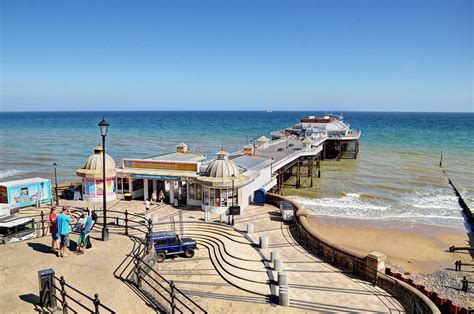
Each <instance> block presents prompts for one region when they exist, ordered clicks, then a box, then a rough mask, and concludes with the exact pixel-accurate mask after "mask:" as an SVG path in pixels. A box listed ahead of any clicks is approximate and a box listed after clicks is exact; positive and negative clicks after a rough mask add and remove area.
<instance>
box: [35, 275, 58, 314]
mask: <svg viewBox="0 0 474 314" xmlns="http://www.w3.org/2000/svg"><path fill="white" fill-rule="evenodd" d="M38 283H39V296H40V297H39V298H40V306H41V307H44V308H46V307H56V297H55V296H56V288H55V286H54V270H53V269H51V268H48V269H43V270H40V271H38Z"/></svg>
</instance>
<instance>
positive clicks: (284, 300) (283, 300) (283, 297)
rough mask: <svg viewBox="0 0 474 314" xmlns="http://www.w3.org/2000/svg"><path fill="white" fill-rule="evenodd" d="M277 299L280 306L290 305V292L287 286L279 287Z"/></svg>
mask: <svg viewBox="0 0 474 314" xmlns="http://www.w3.org/2000/svg"><path fill="white" fill-rule="evenodd" d="M278 299H279V303H280V305H281V306H290V294H289V291H288V287H287V286H282V287H280V291H279V298H278Z"/></svg>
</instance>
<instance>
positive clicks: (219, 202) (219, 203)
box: [215, 189, 221, 207]
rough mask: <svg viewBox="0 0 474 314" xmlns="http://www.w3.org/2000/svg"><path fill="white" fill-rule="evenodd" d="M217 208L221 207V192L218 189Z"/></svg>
mask: <svg viewBox="0 0 474 314" xmlns="http://www.w3.org/2000/svg"><path fill="white" fill-rule="evenodd" d="M215 191H216V204H215V206H216V207H221V190H219V189H216V190H215Z"/></svg>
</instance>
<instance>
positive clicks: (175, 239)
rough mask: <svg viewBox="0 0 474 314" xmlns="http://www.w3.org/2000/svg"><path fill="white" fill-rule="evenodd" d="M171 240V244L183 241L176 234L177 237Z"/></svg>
mask: <svg viewBox="0 0 474 314" xmlns="http://www.w3.org/2000/svg"><path fill="white" fill-rule="evenodd" d="M170 242H171V243H170V244H172V245H178V244H181V241H179V238H178V236H176V238H174V239H172V240H171V241H170Z"/></svg>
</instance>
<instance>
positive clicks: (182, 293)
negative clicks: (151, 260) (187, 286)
mask: <svg viewBox="0 0 474 314" xmlns="http://www.w3.org/2000/svg"><path fill="white" fill-rule="evenodd" d="M134 258H135V259H136V261H137V263H141V264H144V265H145V266H146V268H147V269H148V270H149V271H151V272H152V273H153V274H154V275H156V276H157V277H158V278H159V279H161V280H163V281H164V282H165V283H167V284H168V285H169V286H170V287H172V286H173V288H171V290H175V291H177V292H179V293H180V294H181V295H182V296H183V297H184V298H185V299H186V300H188V301H189V302H191V304H192V305H194V306H195V307H197V308H198V309H199V310H200V311H202V312H204V313H207V311H206V310H205V309H203V308H202V307H201V306H200V305H199V304H197V303H196V302H195V301H193V300H192V299H191V298H190V297H188V296H187V295H186V294H185V293H184V292H182V291H181V290H179V289H178V288H176V286H175V285H174V282H173V281H172V280H171V281H168V280H167V279H166V278H165V277H163V276H162V275H161V274H160V273H158V272H157V271H156V270H155V269H153V267H151V266H150V265H149V264H148V263H147V262H146V261H144V260H143V259H142V258H141V257H139V256H138V254H137V255H135V256H134ZM137 265H138V264H137ZM140 268H141V267H140ZM141 269H143V268H141ZM144 273H145V275H146V276H148V277H149V278H151V279H152V280H153V281H154V282H156V283H157V284H158V285H159V286H160V287H162V288H163V289H164V290H165V291H167V292H168V294H169V295H170V297H172V292H171V291H168V289H167V288H166V287H164V286H163V285H162V284H161V283H159V282H158V281H157V280H156V279H155V278H153V276H151V275H150V274H149V273H148V272H146V271H145V272H144ZM138 274H141V272H138ZM140 277H142V276H140ZM142 279H144V278H143V277H142ZM159 294H160V295H161V293H159ZM174 299H175V300H177V301H179V303H181V304H182V305H183V306H184V307H186V308H187V309H188V310H190V311H192V312H194V311H193V310H192V309H191V308H190V307H189V306H187V305H186V304H185V303H184V302H183V301H182V300H180V299H179V298H178V297H176V296H175V297H174ZM167 301H168V300H167ZM168 302H169V301H168Z"/></svg>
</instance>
